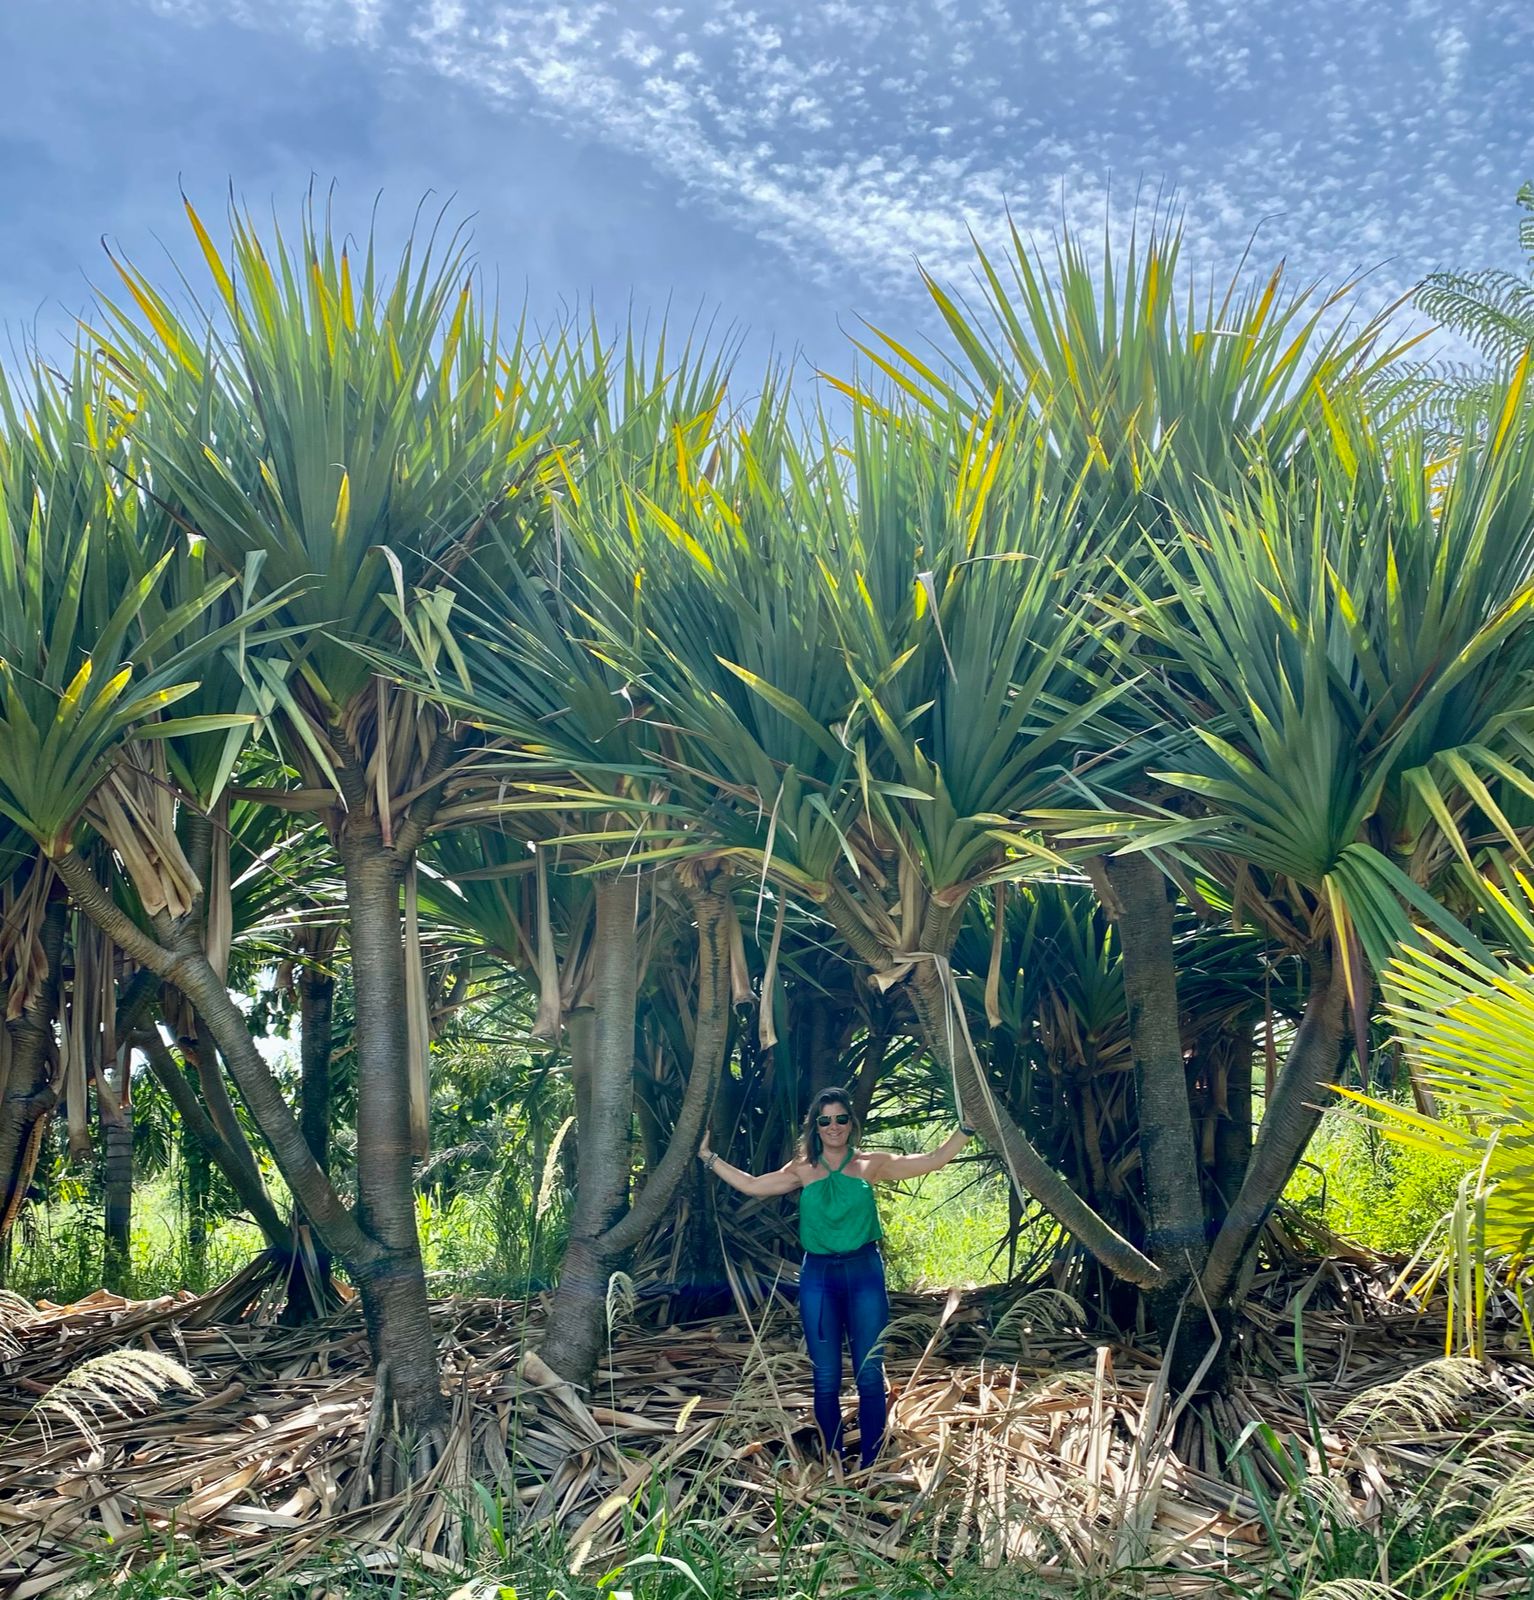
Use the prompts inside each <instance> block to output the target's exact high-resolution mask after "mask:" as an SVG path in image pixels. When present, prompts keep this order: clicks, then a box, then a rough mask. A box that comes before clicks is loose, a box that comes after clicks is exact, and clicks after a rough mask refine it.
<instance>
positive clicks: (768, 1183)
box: [698, 1136, 804, 1195]
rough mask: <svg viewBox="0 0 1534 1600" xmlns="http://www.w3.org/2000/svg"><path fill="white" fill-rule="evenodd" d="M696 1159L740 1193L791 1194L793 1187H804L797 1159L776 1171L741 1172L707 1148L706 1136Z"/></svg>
mask: <svg viewBox="0 0 1534 1600" xmlns="http://www.w3.org/2000/svg"><path fill="white" fill-rule="evenodd" d="M698 1160H699V1161H701V1162H702V1163H703V1166H704V1168H705V1170H706V1171H709V1172H712V1173H713V1175H714V1176H715V1177H716V1178H722V1179H723V1180H724V1181H725V1182H726V1183H727V1184H729V1186H730V1187H731V1188H732V1189H739V1190H740V1192H741V1193H742V1194H754V1195H772V1194H792V1193H793V1192H794V1190H795V1189H802V1188H803V1187H804V1180H803V1178H801V1177H800V1175H799V1163H798V1162H797V1161H790V1162H789V1164H788V1165H787V1166H786V1167H779V1168H778V1170H777V1171H776V1172H763V1173H759V1174H758V1173H750V1172H742V1171H741V1170H740V1168H739V1167H732V1166H731V1165H730V1163H729V1162H728V1161H725V1160H723V1159H722V1158H721V1157H719V1156H717V1155H715V1154H714V1152H713V1151H712V1150H711V1149H710V1148H709V1143H708V1139H707V1137H706V1136H705V1138H704V1140H703V1143H702V1145H701V1146H700V1147H699V1150H698Z"/></svg>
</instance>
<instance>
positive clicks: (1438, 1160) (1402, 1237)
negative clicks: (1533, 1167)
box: [1285, 1109, 1465, 1255]
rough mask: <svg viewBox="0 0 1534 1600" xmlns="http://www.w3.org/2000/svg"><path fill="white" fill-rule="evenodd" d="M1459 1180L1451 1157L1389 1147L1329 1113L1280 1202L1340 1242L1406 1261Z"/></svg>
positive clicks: (1349, 1116) (1359, 1117) (1360, 1120)
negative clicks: (1348, 1241) (1294, 1207)
mask: <svg viewBox="0 0 1534 1600" xmlns="http://www.w3.org/2000/svg"><path fill="white" fill-rule="evenodd" d="M1464 1172H1465V1169H1464V1166H1463V1164H1462V1163H1460V1162H1458V1161H1455V1160H1453V1159H1452V1158H1451V1157H1449V1156H1446V1155H1444V1156H1440V1155H1436V1154H1433V1153H1431V1152H1428V1151H1425V1150H1414V1149H1409V1148H1407V1147H1405V1146H1402V1145H1398V1144H1392V1143H1391V1142H1390V1141H1389V1140H1388V1139H1386V1138H1384V1137H1383V1135H1381V1134H1380V1132H1379V1131H1378V1127H1377V1125H1376V1124H1375V1123H1374V1122H1373V1121H1372V1120H1371V1119H1369V1118H1367V1117H1366V1116H1365V1115H1364V1114H1363V1113H1361V1112H1354V1111H1345V1110H1341V1109H1334V1110H1330V1111H1328V1112H1327V1113H1326V1115H1325V1116H1324V1117H1323V1118H1322V1120H1321V1127H1320V1130H1319V1132H1318V1133H1317V1134H1316V1136H1315V1138H1314V1139H1313V1140H1312V1141H1311V1145H1310V1149H1309V1150H1308V1151H1307V1152H1306V1159H1305V1164H1304V1165H1303V1166H1302V1167H1301V1168H1300V1170H1299V1171H1298V1172H1297V1173H1295V1175H1294V1177H1293V1178H1292V1179H1291V1180H1290V1183H1289V1187H1288V1189H1287V1190H1286V1191H1285V1198H1286V1199H1287V1200H1289V1201H1290V1202H1291V1203H1292V1204H1294V1205H1297V1206H1298V1207H1299V1208H1300V1209H1301V1210H1303V1211H1305V1212H1307V1213H1309V1214H1310V1215H1311V1216H1313V1217H1315V1218H1316V1219H1317V1221H1319V1222H1321V1223H1323V1224H1324V1225H1325V1226H1326V1227H1328V1228H1330V1229H1331V1231H1332V1232H1333V1233H1336V1234H1340V1235H1341V1236H1342V1237H1343V1238H1345V1239H1351V1240H1353V1241H1355V1242H1356V1243H1358V1244H1361V1245H1365V1246H1367V1247H1368V1248H1369V1249H1371V1250H1380V1251H1384V1252H1385V1253H1387V1254H1391V1255H1410V1254H1411V1253H1412V1252H1413V1251H1415V1250H1416V1249H1417V1247H1418V1246H1419V1245H1420V1244H1421V1243H1422V1241H1423V1240H1424V1239H1425V1238H1426V1237H1427V1234H1428V1233H1429V1231H1430V1230H1431V1228H1432V1227H1433V1224H1434V1223H1436V1222H1437V1221H1438V1219H1439V1218H1440V1217H1442V1216H1443V1215H1444V1213H1445V1212H1446V1211H1448V1210H1449V1209H1450V1208H1451V1207H1452V1206H1453V1204H1454V1193H1455V1188H1456V1186H1457V1185H1458V1183H1459V1180H1460V1179H1461V1178H1462V1177H1463V1176H1464Z"/></svg>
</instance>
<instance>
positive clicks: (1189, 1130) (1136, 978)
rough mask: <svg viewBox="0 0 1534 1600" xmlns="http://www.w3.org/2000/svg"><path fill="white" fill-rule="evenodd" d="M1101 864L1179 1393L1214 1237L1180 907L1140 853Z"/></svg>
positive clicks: (1203, 1347)
mask: <svg viewBox="0 0 1534 1600" xmlns="http://www.w3.org/2000/svg"><path fill="white" fill-rule="evenodd" d="M1102 868H1103V874H1104V876H1105V878H1106V880H1107V883H1108V885H1109V887H1110V889H1111V892H1112V893H1111V898H1110V899H1109V900H1107V902H1106V903H1105V907H1104V909H1105V910H1106V911H1107V912H1108V915H1109V916H1110V917H1111V918H1112V919H1113V921H1114V922H1115V924H1116V925H1117V927H1118V935H1119V948H1120V950H1121V951H1122V953H1123V961H1124V997H1125V1001H1126V1003H1127V1010H1128V1020H1129V1038H1130V1046H1131V1049H1132V1051H1133V1055H1134V1070H1135V1093H1136V1102H1137V1107H1138V1113H1139V1144H1140V1164H1141V1170H1142V1172H1143V1174H1144V1178H1145V1194H1146V1201H1147V1204H1148V1206H1149V1210H1150V1224H1149V1227H1148V1229H1147V1234H1146V1250H1147V1253H1148V1254H1149V1256H1150V1258H1151V1260H1152V1261H1154V1262H1155V1263H1156V1265H1157V1266H1158V1267H1159V1268H1160V1269H1161V1272H1162V1274H1163V1278H1162V1282H1161V1283H1160V1284H1159V1285H1158V1286H1157V1287H1156V1288H1155V1289H1154V1290H1153V1291H1152V1293H1151V1296H1150V1311H1151V1315H1152V1317H1153V1318H1154V1319H1155V1322H1156V1327H1157V1331H1158V1332H1159V1333H1160V1334H1161V1339H1162V1349H1163V1351H1164V1352H1165V1353H1166V1356H1167V1359H1168V1364H1169V1368H1170V1373H1171V1381H1172V1383H1173V1384H1174V1386H1176V1387H1177V1388H1179V1389H1181V1388H1182V1387H1183V1386H1184V1385H1185V1384H1186V1383H1187V1382H1189V1381H1190V1380H1191V1378H1192V1377H1193V1374H1194V1372H1195V1371H1196V1369H1197V1367H1198V1364H1199V1362H1200V1361H1201V1360H1202V1358H1203V1356H1204V1354H1205V1353H1206V1352H1207V1350H1208V1348H1209V1336H1210V1332H1211V1330H1210V1328H1209V1323H1208V1319H1207V1318H1206V1317H1205V1316H1204V1315H1203V1314H1202V1312H1201V1310H1200V1309H1199V1308H1198V1307H1196V1306H1193V1305H1190V1304H1189V1303H1188V1291H1189V1289H1190V1288H1191V1287H1192V1285H1193V1284H1194V1283H1195V1282H1196V1281H1197V1280H1198V1277H1199V1275H1200V1274H1201V1273H1202V1272H1203V1269H1204V1262H1205V1260H1206V1259H1207V1257H1208V1252H1209V1241H1208V1235H1207V1232H1206V1226H1205V1220H1204V1197H1203V1188H1202V1185H1201V1183H1200V1181H1199V1167H1198V1147H1197V1145H1196V1144H1195V1142H1194V1134H1193V1112H1192V1107H1191V1105H1190V1103H1189V1099H1188V1075H1187V1068H1186V1065H1185V1063H1184V1060H1183V1048H1182V1029H1181V1011H1180V1009H1179V1006H1178V1001H1177V964H1176V960H1175V958H1174V955H1173V949H1172V912H1173V906H1172V900H1171V897H1170V896H1169V895H1168V894H1167V884H1166V879H1165V878H1164V877H1163V876H1162V873H1161V869H1160V868H1159V867H1157V865H1156V864H1155V862H1154V861H1152V860H1151V859H1150V858H1149V857H1148V856H1146V855H1145V854H1143V853H1142V852H1136V853H1134V854H1131V855H1123V856H1109V857H1107V858H1105V859H1104V860H1103V862H1102ZM1174 1329H1175V1330H1176V1334H1175V1342H1176V1347H1175V1348H1174V1347H1173V1339H1174Z"/></svg>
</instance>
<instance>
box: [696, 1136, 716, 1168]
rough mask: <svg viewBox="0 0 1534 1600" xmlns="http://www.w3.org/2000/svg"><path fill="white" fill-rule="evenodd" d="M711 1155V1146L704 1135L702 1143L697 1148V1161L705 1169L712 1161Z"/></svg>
mask: <svg viewBox="0 0 1534 1600" xmlns="http://www.w3.org/2000/svg"><path fill="white" fill-rule="evenodd" d="M713 1155H714V1150H713V1146H712V1145H710V1144H709V1142H708V1135H707V1134H706V1133H705V1134H704V1135H703V1143H702V1144H700V1145H699V1146H698V1160H699V1161H701V1162H702V1163H703V1165H704V1166H705V1167H706V1166H707V1165H708V1164H709V1162H710V1161H711V1160H712V1159H713Z"/></svg>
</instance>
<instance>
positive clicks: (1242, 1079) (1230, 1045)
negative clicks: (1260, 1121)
mask: <svg viewBox="0 0 1534 1600" xmlns="http://www.w3.org/2000/svg"><path fill="white" fill-rule="evenodd" d="M1253 1024H1254V1019H1253V1018H1251V1017H1246V1018H1243V1019H1242V1022H1241V1024H1240V1026H1241V1028H1242V1029H1243V1030H1244V1031H1242V1032H1240V1033H1238V1034H1236V1035H1235V1036H1234V1037H1233V1038H1231V1039H1229V1040H1228V1041H1225V1042H1224V1044H1223V1046H1222V1048H1223V1060H1221V1061H1220V1063H1219V1065H1218V1069H1217V1070H1218V1071H1220V1072H1222V1073H1223V1075H1224V1090H1225V1092H1224V1095H1223V1096H1221V1095H1220V1094H1219V1093H1218V1090H1216V1093H1215V1114H1216V1116H1217V1117H1218V1119H1219V1120H1218V1122H1217V1124H1216V1126H1215V1135H1214V1200H1215V1207H1216V1210H1215V1215H1214V1223H1215V1226H1216V1228H1217V1229H1218V1228H1222V1227H1224V1225H1225V1219H1226V1217H1227V1216H1229V1214H1230V1206H1231V1202H1232V1201H1233V1200H1234V1199H1235V1197H1236V1196H1237V1195H1238V1194H1239V1193H1240V1192H1241V1185H1242V1184H1243V1183H1245V1182H1246V1169H1247V1167H1248V1166H1249V1165H1250V1164H1251V1159H1252V1062H1253V1060H1254V1059H1255V1057H1256V1053H1257V1040H1256V1037H1255V1035H1254V1033H1253Z"/></svg>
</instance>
